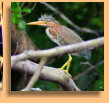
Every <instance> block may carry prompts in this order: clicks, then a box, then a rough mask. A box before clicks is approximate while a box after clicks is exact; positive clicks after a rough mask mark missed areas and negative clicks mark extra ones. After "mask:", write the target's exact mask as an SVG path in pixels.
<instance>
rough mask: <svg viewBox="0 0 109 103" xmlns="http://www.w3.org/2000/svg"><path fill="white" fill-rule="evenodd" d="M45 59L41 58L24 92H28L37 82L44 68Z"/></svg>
mask: <svg viewBox="0 0 109 103" xmlns="http://www.w3.org/2000/svg"><path fill="white" fill-rule="evenodd" d="M46 61H47V58H42V59H41V61H40V63H39V65H38V67H37V68H38V69H37V70H36V71H35V73H34V74H33V76H32V78H31V80H30V82H29V83H28V85H27V87H26V88H25V91H30V90H31V88H32V87H33V86H34V84H35V83H36V82H37V80H38V79H39V76H40V73H41V70H42V68H43V66H44V64H45V63H46Z"/></svg>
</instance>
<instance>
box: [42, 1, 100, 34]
mask: <svg viewBox="0 0 109 103" xmlns="http://www.w3.org/2000/svg"><path fill="white" fill-rule="evenodd" d="M40 3H41V4H43V5H45V6H46V7H48V8H49V9H50V10H52V11H53V12H54V13H55V14H59V16H60V17H61V18H62V19H64V20H65V21H66V22H67V23H68V24H70V25H71V26H72V27H73V28H74V29H75V30H78V31H81V32H88V33H93V34H96V35H97V36H99V34H98V32H96V31H94V30H91V29H87V28H80V27H79V26H78V25H76V24H74V23H73V22H72V21H71V20H70V19H69V18H68V17H67V16H65V14H63V13H62V12H61V11H59V10H58V9H56V8H55V7H53V6H51V5H50V4H48V3H46V2H40Z"/></svg>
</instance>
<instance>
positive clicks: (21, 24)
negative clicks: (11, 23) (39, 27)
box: [18, 20, 26, 29]
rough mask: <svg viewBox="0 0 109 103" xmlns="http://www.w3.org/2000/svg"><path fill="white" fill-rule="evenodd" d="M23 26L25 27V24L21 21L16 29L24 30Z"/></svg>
mask: <svg viewBox="0 0 109 103" xmlns="http://www.w3.org/2000/svg"><path fill="white" fill-rule="evenodd" d="M25 26H26V23H25V22H24V21H22V20H21V21H20V22H19V23H18V27H19V28H20V29H24V28H25Z"/></svg>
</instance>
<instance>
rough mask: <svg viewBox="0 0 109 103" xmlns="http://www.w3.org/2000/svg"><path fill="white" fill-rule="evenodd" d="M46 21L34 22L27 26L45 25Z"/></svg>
mask: <svg viewBox="0 0 109 103" xmlns="http://www.w3.org/2000/svg"><path fill="white" fill-rule="evenodd" d="M45 24H46V21H35V22H29V23H27V25H45Z"/></svg>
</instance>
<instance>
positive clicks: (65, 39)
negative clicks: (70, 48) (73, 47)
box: [57, 26, 83, 45]
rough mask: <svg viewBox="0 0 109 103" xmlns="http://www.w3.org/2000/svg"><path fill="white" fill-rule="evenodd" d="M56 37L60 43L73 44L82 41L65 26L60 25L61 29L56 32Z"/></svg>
mask: <svg viewBox="0 0 109 103" xmlns="http://www.w3.org/2000/svg"><path fill="white" fill-rule="evenodd" d="M57 39H58V41H59V42H60V43H61V45H68V44H74V43H79V42H82V41H83V40H82V39H81V38H80V37H79V35H78V34H76V33H75V32H74V31H73V30H71V29H69V28H67V27H65V26H61V31H60V32H58V38H57Z"/></svg>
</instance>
